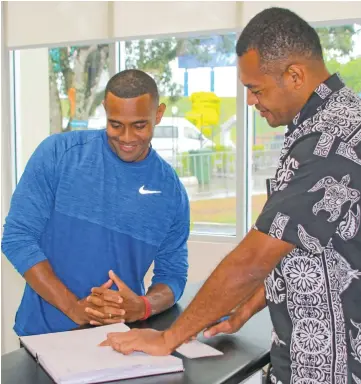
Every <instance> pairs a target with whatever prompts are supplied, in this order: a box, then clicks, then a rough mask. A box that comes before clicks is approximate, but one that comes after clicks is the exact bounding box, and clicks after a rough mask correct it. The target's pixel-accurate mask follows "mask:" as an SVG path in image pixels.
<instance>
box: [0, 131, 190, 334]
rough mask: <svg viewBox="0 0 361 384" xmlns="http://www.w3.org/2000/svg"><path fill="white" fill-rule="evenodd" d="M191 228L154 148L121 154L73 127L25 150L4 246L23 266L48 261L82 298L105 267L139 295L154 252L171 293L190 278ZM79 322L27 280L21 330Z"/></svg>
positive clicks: (182, 199)
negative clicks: (134, 155) (126, 158)
mask: <svg viewBox="0 0 361 384" xmlns="http://www.w3.org/2000/svg"><path fill="white" fill-rule="evenodd" d="M144 190H145V191H153V192H157V193H144ZM188 236H189V202H188V197H187V194H186V192H185V189H184V187H183V186H182V184H181V182H180V181H179V179H178V177H177V175H176V173H175V172H174V170H173V169H172V168H171V167H170V166H169V165H168V164H167V163H166V162H165V161H164V160H163V159H162V158H161V157H160V156H159V155H158V154H157V153H156V152H155V151H154V150H153V149H151V150H150V152H149V154H148V156H147V157H146V158H145V159H144V160H143V161H140V162H136V163H125V162H123V161H121V160H120V159H119V158H118V157H117V155H116V154H115V153H114V152H113V151H112V150H111V148H110V147H109V144H108V141H107V136H106V133H105V131H104V130H101V131H76V132H70V133H65V134H57V135H52V136H50V137H48V138H47V139H46V140H44V141H43V142H42V143H41V144H40V145H39V147H38V148H37V149H36V151H35V152H34V154H33V155H32V156H31V158H30V160H29V162H28V164H27V166H26V168H25V171H24V173H23V175H22V177H21V179H20V181H19V184H18V186H17V188H16V190H15V192H14V195H13V197H12V201H11V207H10V212H9V215H8V217H7V219H6V223H5V226H4V234H3V239H2V251H3V253H4V254H5V255H6V256H7V258H8V259H9V260H10V262H11V263H12V264H13V265H14V267H15V268H16V269H17V270H18V271H19V273H20V274H22V275H23V274H24V273H25V272H26V271H27V270H28V269H30V268H31V267H33V266H34V265H35V264H37V263H39V262H41V261H43V260H48V261H49V262H50V264H51V266H52V268H53V270H54V272H55V274H56V275H57V276H58V277H59V279H60V280H61V281H62V282H63V283H64V284H65V285H66V286H67V287H68V288H69V289H70V290H71V291H72V292H73V293H74V294H75V295H77V297H79V298H84V297H85V296H87V295H89V293H90V289H91V288H92V287H97V286H100V285H101V284H103V283H105V282H106V281H107V279H108V271H109V270H111V269H112V270H114V272H115V273H116V274H118V276H119V277H120V278H121V279H122V280H123V281H124V282H125V283H126V284H127V285H128V286H129V287H130V288H131V289H132V290H133V291H134V292H135V293H137V294H138V295H143V294H144V293H145V291H144V283H143V279H144V275H145V274H146V272H147V271H148V269H149V267H150V265H151V263H152V262H153V261H154V277H153V280H152V285H155V284H158V283H163V284H167V285H168V286H169V287H170V288H171V290H172V292H173V294H174V297H175V301H177V300H178V299H179V298H180V297H181V295H182V293H183V290H184V286H185V284H186V280H187V271H188V253H187V239H188ZM112 288H113V289H116V287H115V286H113V287H112ZM76 326H77V325H76V324H75V323H74V322H73V321H72V320H70V319H69V318H68V317H67V316H65V315H64V314H63V313H62V312H61V311H59V310H58V309H56V308H55V307H54V306H52V305H51V304H49V303H48V302H46V301H45V300H43V299H42V298H41V297H40V296H39V295H38V294H37V293H36V292H35V291H34V290H32V289H31V288H30V286H29V285H26V287H25V291H24V295H23V298H22V301H21V304H20V307H19V309H18V312H17V315H16V320H15V326H14V330H15V332H16V333H17V334H18V335H20V336H24V335H33V334H41V333H48V332H58V331H65V330H69V329H72V328H75V327H76Z"/></svg>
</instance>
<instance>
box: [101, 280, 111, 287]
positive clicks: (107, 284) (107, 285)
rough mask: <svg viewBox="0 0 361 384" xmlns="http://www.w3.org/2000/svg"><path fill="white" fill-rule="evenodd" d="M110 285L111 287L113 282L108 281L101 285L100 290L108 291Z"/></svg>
mask: <svg viewBox="0 0 361 384" xmlns="http://www.w3.org/2000/svg"><path fill="white" fill-rule="evenodd" d="M112 285H113V280H112V279H109V280H108V281H107V282H106V283H104V284H103V285H101V288H105V289H110V288H111V286H112Z"/></svg>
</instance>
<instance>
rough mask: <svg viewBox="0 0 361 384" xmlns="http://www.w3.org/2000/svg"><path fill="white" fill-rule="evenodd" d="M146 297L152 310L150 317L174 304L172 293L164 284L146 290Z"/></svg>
mask: <svg viewBox="0 0 361 384" xmlns="http://www.w3.org/2000/svg"><path fill="white" fill-rule="evenodd" d="M146 297H147V299H148V300H149V303H150V306H151V309H152V313H151V316H153V315H156V314H157V313H161V312H163V311H165V310H166V309H168V308H170V307H171V306H172V305H173V304H174V295H173V292H172V290H171V289H170V288H169V287H168V285H166V284H156V285H154V286H153V287H151V288H150V289H149V290H148V292H147V295H146Z"/></svg>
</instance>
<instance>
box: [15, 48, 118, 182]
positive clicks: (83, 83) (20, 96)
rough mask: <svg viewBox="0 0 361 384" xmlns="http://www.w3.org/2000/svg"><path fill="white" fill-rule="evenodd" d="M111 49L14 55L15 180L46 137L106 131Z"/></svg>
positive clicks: (25, 51) (34, 51)
mask: <svg viewBox="0 0 361 384" xmlns="http://www.w3.org/2000/svg"><path fill="white" fill-rule="evenodd" d="M110 47H111V45H109V44H100V45H89V46H68V47H57V48H46V47H45V48H36V49H23V50H16V51H14V52H13V53H14V81H15V94H14V99H15V100H14V105H15V126H16V132H15V143H16V168H17V169H16V175H17V177H16V178H17V180H19V178H20V177H21V174H22V172H23V170H24V168H25V165H26V163H27V161H28V159H29V157H30V156H31V154H32V153H33V152H34V150H35V149H36V147H37V146H38V145H39V144H40V142H41V141H42V140H44V139H45V138H46V137H47V136H49V135H51V134H55V133H62V132H67V131H71V130H77V129H101V128H105V125H106V118H105V112H104V108H103V106H102V101H103V96H104V89H105V86H106V84H107V82H108V80H109V50H110Z"/></svg>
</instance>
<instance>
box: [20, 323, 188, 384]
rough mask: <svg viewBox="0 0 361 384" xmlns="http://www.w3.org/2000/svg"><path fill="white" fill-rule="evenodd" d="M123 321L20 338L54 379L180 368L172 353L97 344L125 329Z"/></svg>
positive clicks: (77, 381) (78, 380)
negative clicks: (126, 351) (156, 353)
mask: <svg viewBox="0 0 361 384" xmlns="http://www.w3.org/2000/svg"><path fill="white" fill-rule="evenodd" d="M128 330H129V328H128V327H127V326H126V325H124V324H112V325H105V326H102V327H97V328H91V329H84V330H78V331H69V332H59V333H50V334H45V335H37V336H25V337H22V338H21V340H22V341H23V343H24V344H25V346H26V348H27V349H28V350H29V351H30V352H31V353H32V354H33V355H34V356H37V358H38V360H39V362H40V364H41V365H42V366H43V368H44V369H45V370H46V371H47V372H48V373H49V375H50V376H51V377H52V378H53V379H54V381H55V382H56V383H61V384H63V383H64V384H83V383H99V382H104V381H113V380H119V379H127V378H133V377H140V376H148V375H154V374H162V373H168V372H179V371H183V370H184V368H183V363H182V360H181V359H180V358H177V357H175V356H149V355H146V354H145V353H141V352H134V353H132V354H130V355H122V354H121V353H118V352H116V351H114V350H113V349H112V348H111V347H100V346H99V344H100V343H101V342H102V341H104V340H105V339H106V337H107V334H108V333H110V332H127V331H128Z"/></svg>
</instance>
